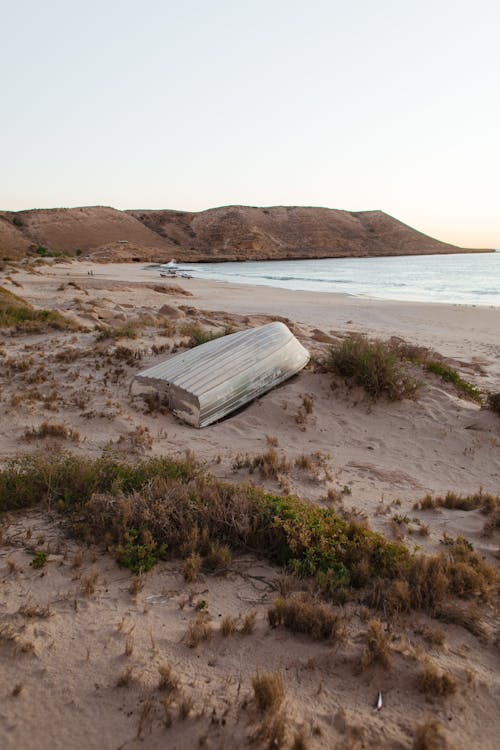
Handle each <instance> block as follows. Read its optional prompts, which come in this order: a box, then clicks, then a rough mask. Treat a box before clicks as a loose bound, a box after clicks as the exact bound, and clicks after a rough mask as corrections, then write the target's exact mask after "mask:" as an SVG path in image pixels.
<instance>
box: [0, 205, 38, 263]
mask: <svg viewBox="0 0 500 750" xmlns="http://www.w3.org/2000/svg"><path fill="white" fill-rule="evenodd" d="M12 217H16V214H9V213H7V212H3V211H2V212H1V213H0V260H1V259H2V258H9V259H12V260H16V259H17V258H22V257H23V256H24V255H26V253H27V252H28V249H29V247H30V244H31V242H30V240H29V239H28V238H27V237H26V236H25V235H24V234H23V232H22V231H21V227H18V226H16V225H15V224H13V223H12ZM17 221H18V222H19V221H22V220H21V219H19V218H18V219H17Z"/></svg>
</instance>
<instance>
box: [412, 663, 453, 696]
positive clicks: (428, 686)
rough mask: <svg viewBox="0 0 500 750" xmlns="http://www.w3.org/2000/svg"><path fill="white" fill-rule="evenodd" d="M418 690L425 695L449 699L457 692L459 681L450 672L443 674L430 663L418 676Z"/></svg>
mask: <svg viewBox="0 0 500 750" xmlns="http://www.w3.org/2000/svg"><path fill="white" fill-rule="evenodd" d="M418 689H419V690H420V692H421V693H424V694H425V695H429V696H434V697H438V698H447V697H448V696H450V695H453V694H454V693H456V691H457V681H456V680H455V678H454V677H453V675H452V674H451V673H450V672H442V671H441V670H440V669H438V667H437V666H436V665H435V664H433V663H432V662H430V661H429V662H428V663H427V664H426V665H425V666H424V668H423V670H422V672H421V673H420V674H419V676H418Z"/></svg>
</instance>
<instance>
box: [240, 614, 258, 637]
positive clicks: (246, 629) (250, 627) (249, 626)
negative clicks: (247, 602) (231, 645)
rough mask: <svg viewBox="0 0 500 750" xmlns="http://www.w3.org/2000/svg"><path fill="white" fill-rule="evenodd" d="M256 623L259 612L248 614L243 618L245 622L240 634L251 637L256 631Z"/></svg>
mask: <svg viewBox="0 0 500 750" xmlns="http://www.w3.org/2000/svg"><path fill="white" fill-rule="evenodd" d="M256 621H257V612H248V613H247V614H246V615H245V617H244V618H243V622H242V624H241V627H240V633H241V634H242V635H251V634H252V633H253V631H254V630H255V623H256Z"/></svg>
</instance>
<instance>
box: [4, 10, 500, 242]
mask: <svg viewBox="0 0 500 750" xmlns="http://www.w3.org/2000/svg"><path fill="white" fill-rule="evenodd" d="M403 6H405V7H403ZM3 22H4V24H3V25H4V29H5V30H8V33H6V34H5V40H4V44H3V45H2V49H1V50H0V60H1V62H2V70H3V71H4V76H3V80H2V89H3V97H4V103H8V109H7V108H6V110H7V111H8V115H7V116H6V117H4V120H3V122H2V128H3V138H2V141H1V144H2V145H1V152H0V156H1V165H2V178H3V179H2V180H1V182H0V210H10V211H17V210H27V209H33V208H57V207H69V206H90V205H108V206H113V207H114V208H118V209H122V210H124V209H134V208H135V209H141V208H142V209H149V210H152V209H158V208H160V209H174V210H180V211H200V210H206V209H209V208H215V207H218V206H225V205H250V206H273V205H296V206H315V207H325V208H333V209H341V210H346V211H370V210H382V211H384V212H385V213H387V214H389V215H391V216H393V217H395V218H396V219H398V220H400V221H402V222H404V223H405V224H408V225H409V226H411V227H413V228H415V229H417V230H418V231H420V232H423V233H424V234H427V235H430V236H432V237H435V238H437V239H440V240H442V241H445V242H449V243H452V244H455V245H459V246H462V247H471V248H476V247H484V248H498V247H500V212H498V199H497V195H498V188H497V184H496V183H497V175H498V173H499V171H500V148H499V144H498V133H497V130H498V126H497V123H498V122H499V120H500V103H499V100H498V97H495V95H494V92H495V91H496V86H497V80H496V79H497V71H498V70H499V69H500V52H499V50H498V45H497V39H496V36H497V31H498V28H499V26H500V8H499V7H498V5H497V3H495V2H493V1H492V0H479V2H478V3H477V4H476V5H475V6H474V7H472V6H470V4H469V3H466V2H463V1H461V0H459V1H458V2H451V0H443V1H442V2H437V3H435V2H434V3H431V2H429V0H424V1H423V2H422V3H420V4H419V6H418V7H414V6H411V5H407V4H405V3H401V4H398V5H397V6H394V4H393V3H392V2H389V0H381V2H380V3H377V4H376V5H375V4H373V3H371V2H369V0H358V2H355V3H352V4H350V5H349V6H347V5H344V4H343V3H338V2H337V3H331V2H326V0H313V1H312V2H311V3H309V4H308V5H307V7H305V6H303V5H302V4H299V3H293V2H287V3H285V2H284V1H283V0H275V2H267V3H264V2H262V1H261V0H256V2H254V3H252V5H251V6H244V5H242V6H240V5H238V4H234V3H230V2H229V0H215V1H214V2H210V3H202V2H197V1H195V0H191V1H189V0H188V2H186V3H184V4H183V5H182V7H179V6H178V4H174V3H172V2H158V1H155V0H150V1H149V2H145V3H143V4H141V6H138V5H137V4H136V3H133V2H131V0H128V1H127V0H125V1H124V2H122V3H118V2H115V0H110V1H109V2H107V3H104V4H102V3H97V2H96V0H90V1H89V3H87V4H86V5H85V7H79V8H73V9H70V8H69V7H68V5H67V4H65V3H63V2H61V1H60V0H57V1H56V0H49V1H48V3H46V4H44V5H43V6H41V5H39V4H37V3H35V2H33V0H28V1H25V2H23V1H22V0H21V1H20V2H19V3H18V4H16V6H15V7H14V6H10V7H8V8H6V9H5V11H4V16H3Z"/></svg>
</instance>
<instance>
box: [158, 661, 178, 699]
mask: <svg viewBox="0 0 500 750" xmlns="http://www.w3.org/2000/svg"><path fill="white" fill-rule="evenodd" d="M158 672H159V673H160V680H159V682H158V690H162V691H164V692H167V693H169V694H170V693H175V692H177V690H178V689H179V679H178V677H176V676H175V675H174V674H173V672H172V667H171V666H170V664H167V663H166V664H161V665H160V666H159V667H158Z"/></svg>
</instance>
